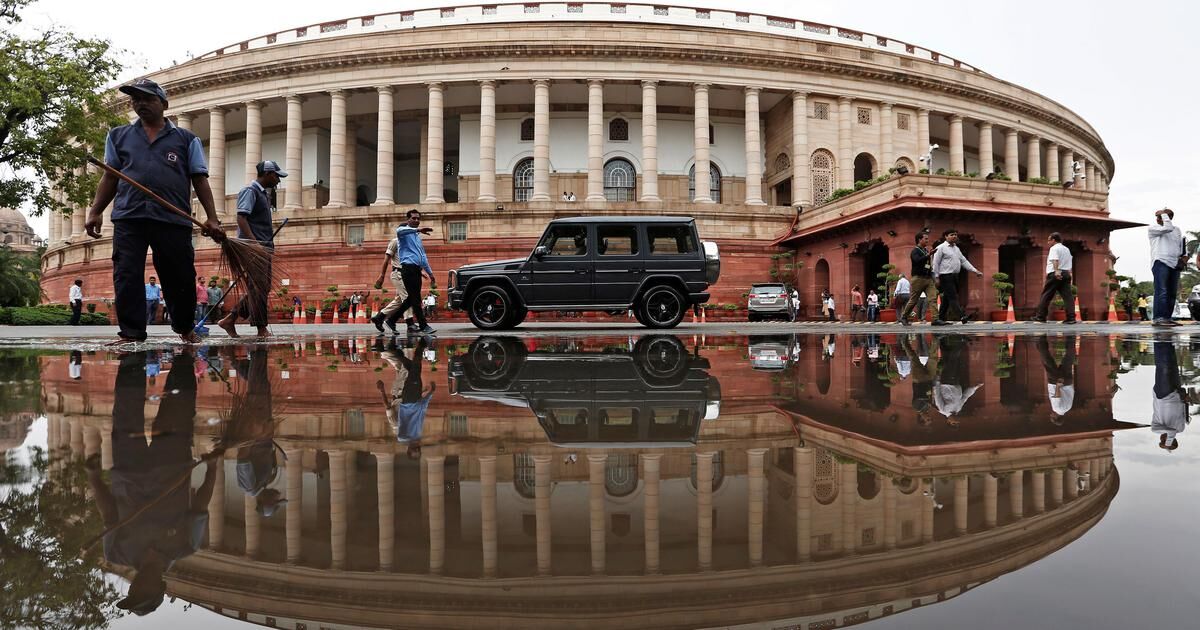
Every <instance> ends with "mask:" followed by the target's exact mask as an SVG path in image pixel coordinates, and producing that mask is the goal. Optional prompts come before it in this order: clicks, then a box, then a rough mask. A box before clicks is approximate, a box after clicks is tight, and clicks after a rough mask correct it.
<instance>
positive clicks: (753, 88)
mask: <svg viewBox="0 0 1200 630" xmlns="http://www.w3.org/2000/svg"><path fill="white" fill-rule="evenodd" d="M742 90H743V91H744V92H745V93H746V94H758V93H759V92H762V88H761V87H759V86H757V85H747V86H746V87H744V88H742Z"/></svg>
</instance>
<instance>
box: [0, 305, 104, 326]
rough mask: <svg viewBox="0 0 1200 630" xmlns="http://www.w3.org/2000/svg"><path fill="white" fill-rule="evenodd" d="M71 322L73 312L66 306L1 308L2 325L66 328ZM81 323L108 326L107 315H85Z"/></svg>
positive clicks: (80, 319)
mask: <svg viewBox="0 0 1200 630" xmlns="http://www.w3.org/2000/svg"><path fill="white" fill-rule="evenodd" d="M70 321H71V311H70V309H68V308H66V307H64V306H52V305H43V306H14V307H11V308H0V325H7V326H66V325H67V324H69V323H70ZM79 323H80V324H83V325H84V326H104V325H106V324H108V314H107V313H83V314H82V315H81V316H80V318H79Z"/></svg>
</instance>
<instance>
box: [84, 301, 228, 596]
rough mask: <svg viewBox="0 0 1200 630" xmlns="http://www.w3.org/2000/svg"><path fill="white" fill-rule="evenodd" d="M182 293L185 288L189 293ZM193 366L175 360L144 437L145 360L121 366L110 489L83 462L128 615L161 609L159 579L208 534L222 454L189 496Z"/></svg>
mask: <svg viewBox="0 0 1200 630" xmlns="http://www.w3.org/2000/svg"><path fill="white" fill-rule="evenodd" d="M188 288H189V289H190V288H191V287H188ZM194 361H195V359H194V358H193V357H192V356H191V354H189V352H188V351H184V352H182V353H179V354H176V355H175V360H174V361H173V363H172V364H171V372H170V373H169V374H168V375H167V382H166V384H165V385H164V386H163V391H162V392H161V395H162V402H161V404H159V406H158V412H157V414H156V415H155V417H154V423H153V425H151V430H150V432H151V439H149V440H148V439H147V434H146V418H145V412H146V399H147V392H146V353H132V354H128V355H126V356H124V357H122V358H121V364H120V367H118V368H117V377H116V382H115V386H114V388H113V408H112V418H113V426H112V453H113V467H112V471H111V472H110V479H111V486H110V485H109V484H107V483H105V482H104V479H103V477H101V473H100V457H99V456H98V455H93V456H92V457H90V458H89V459H88V461H87V466H86V468H87V478H88V486H89V487H90V488H91V491H92V496H93V497H94V498H95V501H96V506H97V507H98V508H99V510H100V515H101V517H102V518H103V520H104V525H105V527H109V528H113V529H112V531H110V532H108V533H107V534H105V536H104V539H103V541H104V559H105V560H107V561H108V562H111V563H114V564H119V565H124V566H127V567H130V568H132V569H134V570H135V575H134V578H133V580H132V581H131V582H130V584H129V593H128V596H126V597H125V598H124V599H122V600H121V601H120V602H117V608H121V609H123V610H128V611H129V612H132V613H134V614H135V615H145V614H148V613H151V612H153V611H154V610H155V609H157V608H158V607H159V605H161V604H162V601H163V595H164V594H165V593H166V590H167V585H166V582H165V581H163V574H164V573H165V572H166V571H167V569H169V568H170V567H171V565H172V564H174V562H175V561H176V560H178V559H180V558H184V557H187V556H189V555H191V554H193V553H195V552H196V550H198V549H199V548H200V545H201V543H202V542H203V540H204V533H205V531H206V529H207V527H208V502H209V499H211V498H212V492H213V484H214V483H215V482H216V478H217V466H220V465H222V462H223V459H222V457H223V451H222V450H221V449H219V448H218V449H215V450H213V451H212V452H210V453H209V454H207V455H205V456H204V459H205V470H204V481H203V482H201V484H200V486H199V488H197V489H196V490H194V491H193V490H192V487H191V478H190V475H189V474H188V471H189V470H191V469H192V466H193V463H194V460H193V459H192V430H193V427H194V422H195V416H196V378H195V376H194V374H193V367H194V363H193V362H194Z"/></svg>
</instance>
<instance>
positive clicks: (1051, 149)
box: [1045, 142, 1062, 182]
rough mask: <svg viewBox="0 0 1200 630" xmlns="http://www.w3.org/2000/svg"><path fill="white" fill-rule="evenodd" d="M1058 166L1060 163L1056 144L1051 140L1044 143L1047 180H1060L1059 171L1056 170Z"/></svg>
mask: <svg viewBox="0 0 1200 630" xmlns="http://www.w3.org/2000/svg"><path fill="white" fill-rule="evenodd" d="M1059 166H1060V164H1059V163H1058V145H1057V144H1056V143H1053V142H1050V143H1047V144H1046V175H1045V177H1046V179H1047V180H1049V181H1051V182H1057V181H1061V180H1062V178H1061V177H1060V176H1059V171H1058V169H1059Z"/></svg>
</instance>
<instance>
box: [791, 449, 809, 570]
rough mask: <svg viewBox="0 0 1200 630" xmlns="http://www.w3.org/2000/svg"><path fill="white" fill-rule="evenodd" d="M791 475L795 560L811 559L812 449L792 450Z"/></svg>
mask: <svg viewBox="0 0 1200 630" xmlns="http://www.w3.org/2000/svg"><path fill="white" fill-rule="evenodd" d="M792 474H793V475H794V476H795V478H796V560H797V561H800V562H804V561H807V560H808V559H810V558H811V557H812V510H813V508H812V483H813V449H812V448H811V447H804V446H797V447H795V448H793V449H792Z"/></svg>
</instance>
